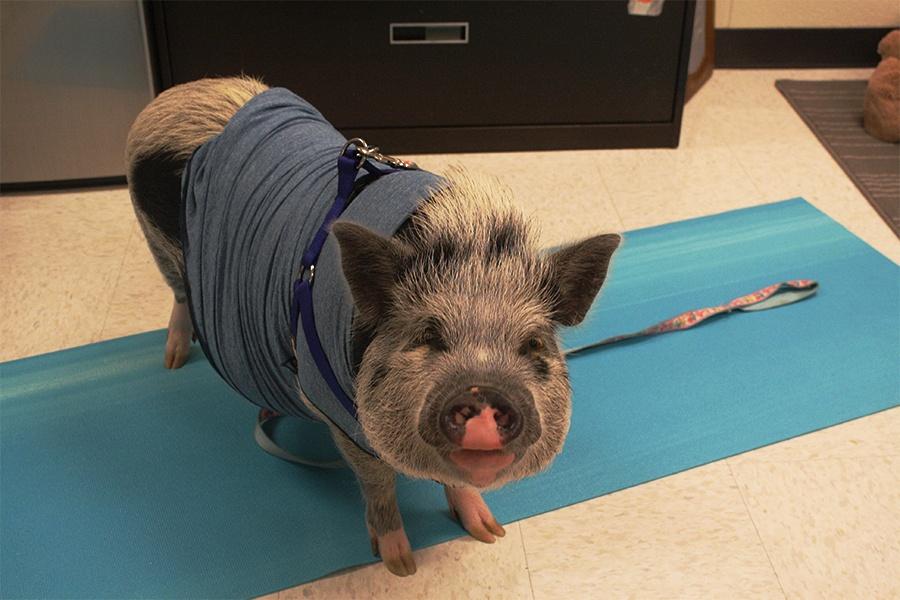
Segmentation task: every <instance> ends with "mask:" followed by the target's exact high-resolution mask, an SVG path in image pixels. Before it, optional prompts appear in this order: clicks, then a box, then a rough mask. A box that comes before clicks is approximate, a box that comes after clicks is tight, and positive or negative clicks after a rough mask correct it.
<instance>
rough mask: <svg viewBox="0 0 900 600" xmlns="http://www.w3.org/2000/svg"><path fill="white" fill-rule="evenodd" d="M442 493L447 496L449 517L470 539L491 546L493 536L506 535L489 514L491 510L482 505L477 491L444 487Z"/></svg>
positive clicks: (482, 502) (482, 501)
mask: <svg viewBox="0 0 900 600" xmlns="http://www.w3.org/2000/svg"><path fill="white" fill-rule="evenodd" d="M444 493H445V494H446V495H447V504H449V505H450V515H451V516H452V517H453V518H454V519H456V520H457V521H459V522H460V524H461V525H462V526H463V527H465V529H466V531H468V532H469V534H471V536H472V537H474V538H475V539H477V540H481V541H482V542H486V543H488V544H492V543H494V540H495V538H494V536H497V537H503V536H504V535H506V530H505V529H503V527H502V526H501V525H500V523H498V522H497V520H496V519H495V518H494V515H492V514H491V509H489V508H488V507H487V504H485V503H484V500H482V498H481V494H479V493H478V490H475V489H473V488H462V487H449V486H446V485H445V486H444Z"/></svg>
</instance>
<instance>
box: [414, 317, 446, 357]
mask: <svg viewBox="0 0 900 600" xmlns="http://www.w3.org/2000/svg"><path fill="white" fill-rule="evenodd" d="M413 345H414V346H416V347H422V346H427V347H428V348H430V349H432V350H434V351H435V352H446V351H447V350H448V346H447V342H446V340H444V336H443V335H441V329H440V327H439V326H438V325H437V323H434V322H429V323H428V324H426V325H425V327H424V328H423V329H422V333H421V334H420V335H419V336H418V337H417V338H416V340H415V342H414V343H413Z"/></svg>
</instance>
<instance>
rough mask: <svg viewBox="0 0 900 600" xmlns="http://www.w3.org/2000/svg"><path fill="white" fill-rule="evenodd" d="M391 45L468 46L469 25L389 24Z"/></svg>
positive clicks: (460, 23)
mask: <svg viewBox="0 0 900 600" xmlns="http://www.w3.org/2000/svg"><path fill="white" fill-rule="evenodd" d="M390 41H391V44H468V43H469V23H468V22H459V23H391V34H390Z"/></svg>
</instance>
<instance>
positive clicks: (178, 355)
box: [166, 329, 192, 369]
mask: <svg viewBox="0 0 900 600" xmlns="http://www.w3.org/2000/svg"><path fill="white" fill-rule="evenodd" d="M191 335H192V332H191V331H181V330H172V329H169V337H168V338H167V339H166V368H167V369H178V368H181V367H182V366H184V363H186V362H187V359H188V356H190V354H191Z"/></svg>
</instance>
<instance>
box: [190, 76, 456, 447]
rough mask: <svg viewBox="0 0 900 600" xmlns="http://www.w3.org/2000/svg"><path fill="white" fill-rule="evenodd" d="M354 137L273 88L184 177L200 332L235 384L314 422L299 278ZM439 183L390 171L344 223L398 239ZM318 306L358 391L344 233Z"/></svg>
mask: <svg viewBox="0 0 900 600" xmlns="http://www.w3.org/2000/svg"><path fill="white" fill-rule="evenodd" d="M345 142H346V140H345V138H344V137H343V136H342V135H341V134H340V133H339V132H338V131H337V130H335V129H334V128H333V127H332V126H331V124H329V123H328V121H326V120H325V118H324V117H323V116H322V115H321V114H320V113H319V111H317V110H316V109H315V108H314V107H313V106H312V105H310V104H309V103H308V102H306V101H305V100H303V99H302V98H300V97H298V96H296V95H295V94H293V93H291V92H290V91H288V90H286V89H283V88H273V89H270V90H268V91H266V92H264V93H262V94H260V95H258V96H256V97H254V98H253V99H252V100H250V101H249V102H248V103H247V104H245V105H244V106H243V107H242V108H241V109H240V110H239V111H238V112H237V113H236V114H235V115H234V117H232V119H231V120H230V121H229V122H228V124H227V126H226V127H225V129H224V130H223V131H222V132H221V133H220V134H219V135H217V136H216V137H215V138H213V139H211V140H210V141H208V142H206V143H205V144H203V145H202V146H200V148H198V149H197V151H196V152H195V153H194V155H193V156H192V157H191V159H190V161H189V162H188V164H187V166H186V167H185V171H184V175H183V178H182V200H183V204H184V206H183V209H184V214H183V224H182V243H183V245H184V259H185V269H186V274H187V276H186V280H187V284H188V301H189V303H190V308H191V316H192V319H193V324H194V331H195V333H196V334H197V337H198V339H199V340H200V343H201V345H202V347H203V350H204V353H205V354H206V356H207V358H208V359H209V362H210V364H212V366H213V367H214V368H215V369H216V371H217V372H218V373H219V375H220V376H221V377H222V378H223V379H224V380H225V381H226V382H228V384H229V385H231V387H232V388H234V389H235V390H236V391H238V392H239V393H240V394H241V395H243V396H244V397H245V398H247V399H248V400H250V401H251V402H253V403H254V404H256V405H258V406H260V407H263V408H268V409H271V410H273V411H275V412H277V413H280V414H284V415H293V416H301V417H307V418H311V417H312V415H311V414H310V413H309V411H308V409H307V408H306V407H304V405H303V403H302V402H301V400H300V398H299V394H298V392H297V389H296V379H295V375H294V371H293V367H292V365H291V359H292V357H293V351H292V348H291V345H292V344H291V335H290V307H291V294H292V284H293V281H294V280H295V279H296V277H297V273H298V271H299V269H300V262H301V257H302V255H303V252H304V250H305V249H306V247H307V245H308V244H309V242H310V240H311V239H312V237H313V236H314V235H315V232H316V230H317V229H318V227H319V226H320V224H321V223H322V221H323V219H324V217H325V214H326V213H327V212H328V210H329V208H330V207H331V205H332V203H333V201H334V197H335V194H336V193H337V159H338V155H339V153H340V152H341V148H342V147H343V145H344V144H345ZM438 181H439V178H438V177H437V176H436V175H433V174H431V173H427V172H425V171H398V172H395V173H391V174H389V175H386V176H384V177H381V178H379V179H377V180H375V181H373V182H371V183H369V184H368V185H366V186H365V187H364V188H363V189H362V191H360V193H359V194H358V195H357V196H356V197H355V198H354V200H353V201H352V202H351V203H350V206H349V207H348V208H347V210H346V211H345V212H344V213H343V215H342V216H341V219H343V220H348V221H353V222H356V223H359V224H362V225H365V226H366V227H368V228H369V229H372V230H373V231H376V232H378V233H380V234H382V235H385V236H390V235H393V234H394V233H395V232H396V231H397V229H398V228H399V227H400V226H401V225H402V224H403V223H404V222H405V221H406V220H407V219H408V218H409V216H410V215H411V214H412V212H413V211H414V210H415V209H416V207H417V206H418V204H419V202H420V201H421V199H422V198H423V197H424V196H425V195H426V194H427V191H428V189H429V187H433V186H434V185H435V184H437V183H438ZM313 307H314V311H315V318H316V326H317V330H318V334H319V338H320V339H321V340H322V345H323V347H324V350H325V354H326V355H327V357H328V360H329V362H330V363H331V367H332V369H333V370H334V373H335V375H336V376H337V379H338V382H339V383H340V385H341V387H342V388H343V389H344V391H345V392H346V393H347V395H348V396H349V397H351V398H353V397H354V395H355V389H354V376H355V373H354V365H353V358H352V348H351V325H352V321H353V301H352V298H351V295H350V290H349V288H348V286H347V283H346V281H345V279H344V276H343V273H342V271H341V264H340V256H339V250H338V246H337V242H336V241H335V239H334V237H333V236H329V238H328V241H327V242H326V244H325V247H324V249H323V251H322V254H321V256H320V258H319V261H318V264H317V265H316V271H315V281H314V285H313ZM296 352H297V372H298V374H299V377H298V378H299V383H300V386H301V388H302V390H303V392H304V393H305V394H306V396H307V397H308V398H309V399H310V401H311V402H312V403H313V404H315V405H316V407H318V408H319V410H321V411H322V412H323V413H324V414H325V415H326V416H327V417H328V418H329V419H330V420H331V421H332V422H333V423H334V424H335V425H337V426H338V427H339V428H340V429H341V430H342V431H343V432H344V433H346V434H347V435H348V436H349V437H350V438H351V439H353V440H354V441H355V442H356V444H357V445H359V446H360V447H361V448H363V449H365V450H367V451H369V452H372V449H371V447H370V446H369V444H368V442H367V440H366V439H365V436H364V435H363V433H362V430H361V428H360V426H359V423H358V422H357V421H356V420H355V419H354V418H353V417H352V416H351V415H350V414H349V413H348V412H347V411H346V410H345V409H344V408H343V406H342V405H341V404H340V402H339V401H338V399H337V398H336V397H334V395H333V394H332V392H331V390H330V389H329V388H328V385H327V383H326V382H325V380H324V379H323V378H322V376H321V375H320V373H319V371H318V370H317V368H316V365H315V362H314V361H313V358H312V356H311V354H310V352H309V349H308V347H307V344H306V340H305V339H304V337H303V335H302V332H300V333H298V336H297V345H296Z"/></svg>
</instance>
